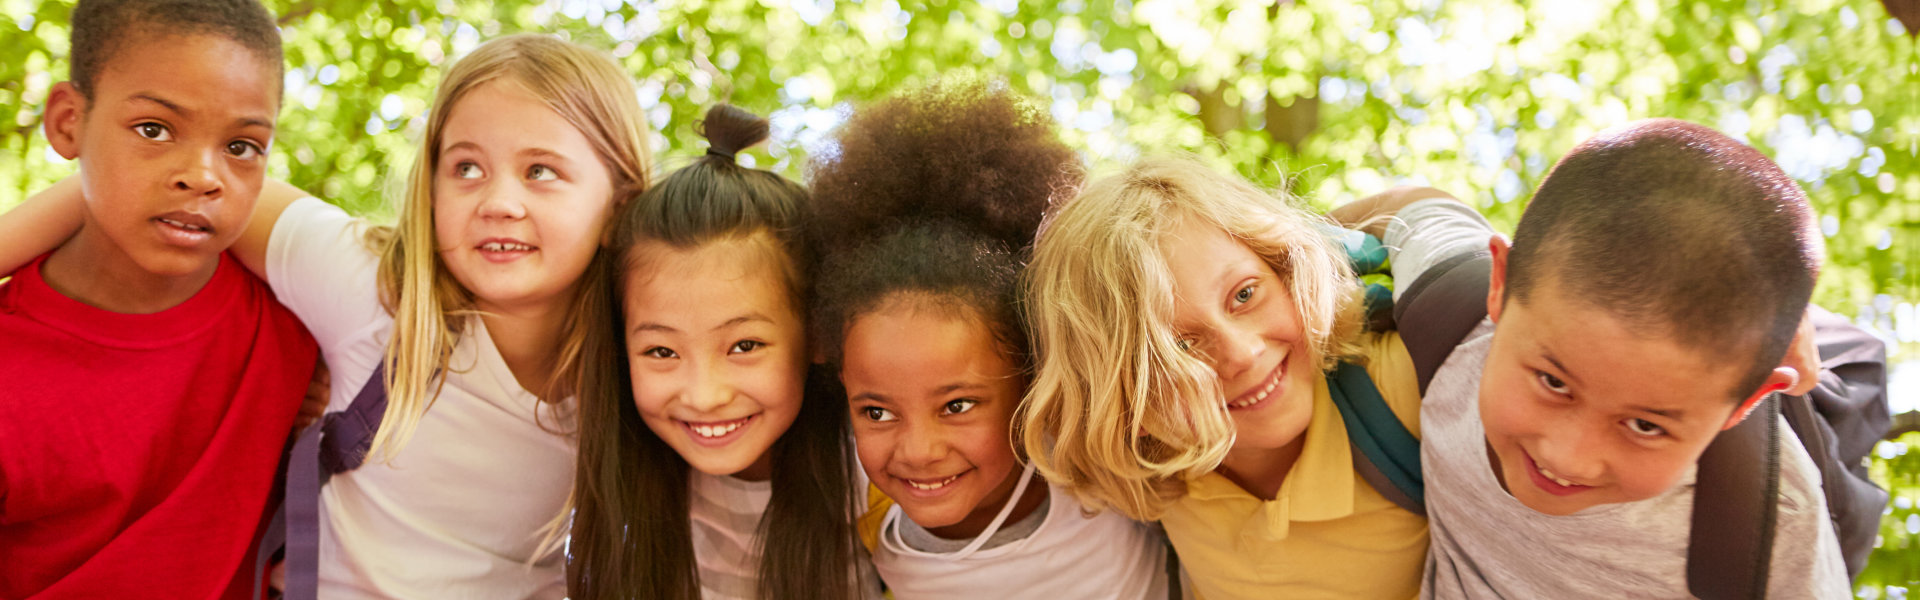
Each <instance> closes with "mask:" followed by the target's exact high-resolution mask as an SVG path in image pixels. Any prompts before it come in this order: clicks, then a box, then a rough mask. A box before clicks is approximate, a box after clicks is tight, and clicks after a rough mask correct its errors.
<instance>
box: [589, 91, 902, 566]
mask: <svg viewBox="0 0 1920 600" xmlns="http://www.w3.org/2000/svg"><path fill="white" fill-rule="evenodd" d="M703 129H704V130H703V132H702V133H703V135H705V136H706V138H707V140H708V141H709V142H710V143H711V144H712V146H711V148H710V149H709V150H707V153H706V155H705V156H703V157H701V158H699V159H697V160H696V161H694V163H693V164H692V165H689V166H687V167H685V168H682V169H680V170H678V171H675V172H674V173H673V174H671V175H668V176H667V177H665V178H664V179H662V180H660V182H659V183H658V184H657V185H655V186H654V187H653V188H651V189H648V190H647V191H646V193H644V194H641V195H640V196H639V197H638V198H635V199H634V200H632V201H630V202H629V203H628V204H627V206H625V207H624V208H623V209H622V210H621V214H620V215H619V216H618V217H617V218H616V219H615V222H614V223H613V225H612V230H611V231H612V233H611V236H610V238H609V240H608V244H609V248H608V250H610V251H612V252H613V254H612V255H613V256H614V257H616V258H615V259H614V260H612V261H609V262H608V264H607V265H606V266H607V268H608V269H610V271H611V272H610V273H608V275H609V278H610V281H613V282H615V285H613V286H612V287H611V288H610V289H608V290H607V292H606V293H608V294H609V295H610V298H609V301H610V302H614V303H616V304H615V305H616V306H619V307H620V314H621V315H623V316H624V320H623V321H622V322H619V323H608V324H606V326H604V327H600V328H597V329H599V330H600V331H601V332H602V333H601V335H598V336H594V337H592V338H590V346H589V348H588V352H586V353H585V355H586V356H589V357H600V359H599V360H597V361H593V362H590V363H589V364H588V366H587V369H586V371H585V374H584V376H585V383H584V384H583V386H582V390H583V392H582V395H581V398H580V459H579V467H578V477H577V478H576V480H575V490H574V501H575V504H576V507H577V510H576V512H575V513H574V517H573V538H572V542H571V551H572V554H573V560H572V561H571V562H570V563H569V564H568V568H567V578H568V591H569V592H570V593H571V596H572V597H573V598H585V599H602V598H674V599H679V600H694V599H698V598H706V599H709V600H711V599H716V598H727V599H735V598H737V599H746V598H764V599H774V598H779V599H783V600H784V599H790V598H802V599H820V600H844V599H846V598H857V597H869V598H877V597H878V586H877V585H876V583H875V582H874V581H873V579H872V577H871V571H869V570H866V569H856V568H855V565H856V564H861V563H864V562H865V561H864V559H863V558H862V557H861V556H860V552H859V550H858V545H857V541H856V539H855V536H854V534H853V531H854V529H853V524H852V519H853V514H854V513H853V508H852V506H853V505H852V501H853V499H854V498H855V494H854V492H853V491H852V490H855V489H858V488H864V487H865V485H864V483H862V482H859V481H858V475H857V474H856V473H855V472H854V470H853V468H852V465H853V457H852V456H851V453H850V452H849V451H848V450H849V449H848V447H847V445H848V443H847V440H848V434H847V418H846V414H847V413H846V408H845V405H844V403H843V400H842V398H841V397H840V396H839V394H838V393H837V390H834V389H832V388H831V387H828V388H826V389H825V392H826V393H817V392H810V391H809V390H812V389H818V387H819V386H817V385H809V383H808V381H809V380H808V377H807V375H808V364H809V362H810V361H809V358H810V357H811V353H810V352H809V351H808V343H807V339H806V332H805V327H804V325H803V321H802V317H803V316H804V315H803V311H804V307H805V306H807V302H806V300H807V290H808V277H807V267H808V266H809V264H810V263H811V261H810V259H809V257H810V254H809V252H808V245H807V244H806V243H805V240H804V239H803V238H802V237H801V235H800V228H799V222H800V219H801V216H802V214H803V213H804V212H805V211H806V204H807V192H806V190H805V189H803V188H801V187H800V185H799V184H796V183H794V182H792V181H788V180H786V179H783V178H781V177H780V176H778V175H775V174H773V173H771V172H767V171H762V170H758V169H752V168H747V167H743V166H740V165H739V164H737V163H736V162H734V156H735V155H736V154H738V153H739V152H740V151H741V150H743V149H745V148H747V147H748V146H751V145H753V144H756V143H759V142H760V141H762V140H765V139H766V137H767V122H766V120H764V119H761V118H759V117H757V116H755V115H753V114H751V113H748V112H746V111H744V110H741V109H738V108H734V107H732V106H727V105H720V106H716V107H714V108H713V109H712V110H710V111H708V113H707V117H706V120H705V122H704V124H703ZM623 332H624V333H623ZM689 467H691V468H689ZM856 572H860V573H864V574H863V575H857V576H856V575H855V573H856ZM835 574H841V575H843V576H834V575H835Z"/></svg>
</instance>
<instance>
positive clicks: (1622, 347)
mask: <svg viewBox="0 0 1920 600" xmlns="http://www.w3.org/2000/svg"><path fill="white" fill-rule="evenodd" d="M1503 250H1504V247H1498V248H1496V259H1495V260H1496V267H1495V276H1494V279H1495V283H1494V285H1493V288H1492V294H1491V296H1490V298H1489V300H1488V314H1489V316H1491V317H1492V318H1493V319H1494V320H1495V321H1496V323H1497V326H1496V329H1495V333H1494V338H1493V346H1492V348H1491V350H1490V351H1489V352H1488V354H1487V361H1486V366H1485V370H1484V371H1483V373H1482V375H1481V380H1480V418H1481V421H1482V423H1484V425H1485V428H1486V435H1487V446H1488V449H1489V451H1490V453H1491V454H1492V456H1491V460H1492V461H1493V468H1494V472H1495V474H1496V475H1497V476H1498V477H1499V479H1500V480H1501V482H1502V484H1503V485H1504V486H1505V487H1506V489H1507V491H1508V493H1510V494H1512V495H1513V497H1514V499H1516V500H1519V501H1520V503H1521V504H1524V505H1526V506H1527V507H1528V508H1531V509H1533V510H1536V511H1539V512H1541V513H1545V514H1549V515H1569V514H1573V513H1575V512H1578V511H1580V510H1583V509H1586V508H1590V507H1594V506H1599V505H1603V504H1613V503H1619V502H1633V501H1637V500H1645V499H1648V498H1652V497H1655V496H1658V495H1660V494H1662V493H1665V492H1666V491H1667V490H1669V489H1672V488H1673V486H1674V485H1676V484H1677V483H1679V481H1680V480H1681V478H1682V477H1683V476H1685V475H1686V473H1687V470H1688V469H1689V468H1690V467H1691V466H1692V465H1693V464H1694V463H1695V462H1696V461H1698V460H1699V458H1700V454H1701V452H1703V451H1705V450H1706V447H1707V445H1708V444H1709V443H1710V442H1712V441H1713V438H1714V436H1716V435H1718V434H1719V432H1720V431H1721V430H1723V429H1724V428H1726V427H1728V426H1731V425H1732V424H1734V423H1737V419H1738V418H1739V415H1736V414H1735V413H1736V410H1737V409H1739V408H1740V407H1743V406H1747V407H1750V406H1751V403H1750V401H1751V400H1754V399H1757V398H1758V397H1760V396H1763V395H1764V392H1766V391H1771V390H1772V389H1776V388H1778V387H1779V386H1780V385H1782V384H1783V383H1790V381H1789V380H1790V379H1791V377H1790V376H1789V375H1788V374H1785V373H1775V374H1774V375H1773V376H1772V377H1770V378H1769V379H1768V380H1767V384H1766V386H1763V388H1762V393H1755V394H1753V395H1752V396H1748V395H1746V394H1744V393H1737V392H1736V391H1735V390H1734V388H1735V386H1737V385H1739V382H1740V378H1741V375H1742V372H1741V371H1742V370H1741V369H1739V368H1736V367H1735V365H1732V364H1729V363H1727V361H1719V360H1713V358H1714V357H1711V356H1708V355H1707V354H1705V353H1702V352H1700V351H1698V350H1694V349H1691V348H1687V347H1684V346H1681V345H1680V344H1678V343H1676V342H1675V341H1673V340H1671V339H1668V338H1666V337H1664V336H1659V335H1648V334H1645V333H1644V332H1642V331H1640V330H1636V329H1631V328H1629V327H1628V326H1627V324H1626V323H1625V322H1624V321H1622V320H1621V319H1620V318H1618V317H1617V316H1615V315H1613V314H1611V313H1609V312H1607V311H1605V310H1602V309H1599V308H1596V307H1594V306H1592V305H1591V304H1589V303H1587V302H1581V301H1577V300H1574V299H1572V298H1570V297H1569V296H1568V295H1567V294H1565V293H1563V292H1562V291H1561V290H1560V289H1559V286H1558V284H1557V283H1556V282H1554V281H1552V280H1551V278H1547V279H1543V280H1541V281H1539V282H1538V283H1536V284H1535V285H1534V286H1533V290H1532V291H1531V292H1530V293H1529V294H1528V296H1527V298H1525V299H1524V300H1522V299H1520V298H1508V299H1506V301H1505V303H1504V306H1502V303H1501V294H1502V292H1503V289H1502V285H1501V282H1500V280H1501V279H1502V272H1503V270H1504V269H1503V268H1502V265H1503V263H1504V252H1502V251H1503ZM1781 370H1782V371H1790V370H1788V369H1784V368H1783V369H1781ZM1743 400H1747V401H1749V402H1742V401H1743Z"/></svg>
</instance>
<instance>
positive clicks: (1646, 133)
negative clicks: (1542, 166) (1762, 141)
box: [1507, 119, 1820, 398]
mask: <svg viewBox="0 0 1920 600" xmlns="http://www.w3.org/2000/svg"><path fill="white" fill-rule="evenodd" d="M1812 214H1813V213H1812V209H1811V208H1810V207H1809V206H1808V204H1807V196H1806V193H1805V192H1802V191H1801V190H1800V187H1799V186H1798V185H1795V184H1794V182H1793V180H1792V179H1791V178H1789V177H1788V176H1787V174H1786V173H1784V172H1782V171H1781V170H1780V167H1779V166H1778V165H1775V164H1774V163H1773V161H1771V160H1768V159H1767V157H1766V156H1764V155H1761V154H1760V152H1759V151H1757V150H1754V149H1753V148H1751V147H1749V146H1747V145H1745V144H1742V143H1740V142H1738V141H1735V140H1733V139H1732V138H1729V137H1727V136H1726V135H1724V134H1721V133H1720V132H1718V131H1714V130H1713V129H1710V128H1707V127H1703V126H1700V125H1695V124H1692V123H1688V122H1685V121H1678V120H1672V119H1656V120H1650V121H1641V122H1637V123H1632V124H1629V125H1626V126H1622V127H1620V128H1617V129H1614V130H1610V131H1607V132H1603V133H1601V134H1600V135H1598V136H1595V137H1594V138H1592V139H1589V140H1587V141H1585V142H1582V143H1581V144H1580V145H1579V146H1577V147H1575V148H1574V149H1573V151H1572V152H1569V153H1568V154H1567V156H1566V157H1565V158H1562V159H1561V160H1560V163H1559V164H1558V165H1555V166H1554V168H1553V172H1551V173H1549V174H1548V175H1547V179H1546V181H1544V182H1542V183H1541V184H1540V189H1539V191H1538V192H1536V193H1535V194H1534V197H1533V200H1532V201H1531V203H1529V204H1528V205H1527V209H1526V212H1525V213H1524V214H1523V215H1522V216H1521V218H1520V225H1519V227H1518V229H1516V231H1515V232H1514V236H1513V252H1512V254H1511V255H1510V256H1509V258H1508V259H1507V287H1508V290H1509V292H1508V294H1507V295H1508V296H1509V297H1513V298H1519V299H1521V300H1523V301H1524V300H1525V299H1526V298H1527V295H1528V293H1529V292H1530V291H1532V290H1533V288H1534V286H1535V285H1537V284H1538V283H1537V282H1540V281H1551V282H1552V285H1554V286H1557V290H1558V293H1559V294H1560V295H1561V297H1563V298H1575V299H1579V300H1582V301H1585V302H1588V303H1591V305H1593V306H1594V307H1596V308H1600V309H1602V310H1606V311H1608V312H1609V313H1612V314H1614V315H1616V316H1618V317H1620V318H1621V319H1623V320H1625V321H1626V322H1627V323H1628V324H1629V326H1630V327H1637V328H1640V329H1643V330H1645V331H1649V332H1654V333H1658V334H1661V335H1665V336H1668V337H1670V338H1672V339H1674V340H1675V341H1676V342H1678V343H1679V344H1681V345H1682V346H1683V347H1687V348H1693V349H1697V350H1705V351H1708V352H1710V353H1712V356H1716V357H1723V356H1724V357H1727V359H1729V360H1735V361H1741V360H1744V361H1747V362H1746V363H1744V364H1740V363H1736V366H1740V367H1743V368H1744V373H1743V375H1742V378H1741V380H1740V384H1739V385H1740V387H1738V388H1736V389H1734V390H1732V391H1731V393H1732V394H1734V395H1735V396H1736V397H1737V398H1744V397H1746V396H1747V395H1748V394H1751V393H1752V392H1753V391H1754V390H1756V389H1758V388H1759V386H1760V385H1761V383H1763V382H1764V381H1765V380H1766V377H1767V374H1768V373H1770V372H1771V371H1772V370H1773V369H1774V367H1776V366H1778V365H1779V362H1780V359H1781V358H1782V357H1784V356H1785V354H1786V351H1787V346H1788V344H1790V343H1791V342H1792V340H1793V336H1794V333H1795V331H1796V330H1797V328H1798V325H1799V323H1800V320H1801V316H1802V315H1803V314H1804V313H1805V311H1806V307H1807V301H1808V299H1809V298H1810V297H1811V296H1812V293H1813V285H1814V279H1815V278H1816V276H1817V275H1818V272H1819V262H1820V258H1819V257H1820V252H1819V249H1818V248H1817V247H1816V244H1818V243H1820V241H1819V240H1818V239H1817V238H1816V237H1815V236H1814V234H1812V233H1811V231H1812V229H1811V222H1812ZM1731 348H1739V349H1741V352H1745V353H1746V354H1745V355H1744V356H1742V355H1741V354H1731V355H1729V354H1726V352H1727V350H1728V349H1731Z"/></svg>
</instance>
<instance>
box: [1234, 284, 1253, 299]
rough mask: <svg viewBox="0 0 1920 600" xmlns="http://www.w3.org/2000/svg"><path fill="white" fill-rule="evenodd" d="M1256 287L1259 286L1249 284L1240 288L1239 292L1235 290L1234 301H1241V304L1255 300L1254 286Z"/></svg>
mask: <svg viewBox="0 0 1920 600" xmlns="http://www.w3.org/2000/svg"><path fill="white" fill-rule="evenodd" d="M1255 287H1257V286H1251V285H1249V286H1247V287H1243V288H1240V291H1238V292H1234V294H1233V301H1234V302H1236V303H1239V304H1246V303H1248V302H1252V301H1253V288H1255Z"/></svg>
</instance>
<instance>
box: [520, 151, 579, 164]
mask: <svg viewBox="0 0 1920 600" xmlns="http://www.w3.org/2000/svg"><path fill="white" fill-rule="evenodd" d="M519 154H520V156H521V157H522V158H544V159H548V160H553V161H558V162H573V161H571V160H569V159H567V155H565V154H561V153H559V152H554V151H552V150H548V149H546V148H527V149H524V150H521V151H520V152H519Z"/></svg>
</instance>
